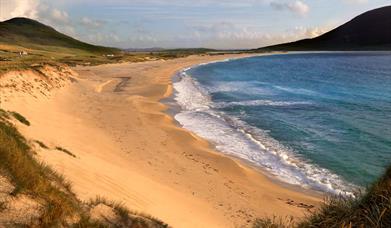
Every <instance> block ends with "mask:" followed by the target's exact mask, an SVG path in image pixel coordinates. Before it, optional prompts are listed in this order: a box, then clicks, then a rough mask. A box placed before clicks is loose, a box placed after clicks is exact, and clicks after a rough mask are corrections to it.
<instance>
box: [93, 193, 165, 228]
mask: <svg viewBox="0 0 391 228" xmlns="http://www.w3.org/2000/svg"><path fill="white" fill-rule="evenodd" d="M87 204H88V205H89V206H90V207H94V206H97V205H99V204H103V205H106V206H109V207H111V208H112V209H113V211H114V213H115V214H116V216H117V217H118V221H115V226H118V227H156V228H168V227H169V226H168V225H167V224H166V223H164V222H162V221H161V220H159V219H157V218H155V217H152V216H149V215H145V214H142V213H138V212H135V211H130V210H128V209H127V208H126V207H124V206H123V205H122V204H120V203H117V202H114V201H109V200H107V199H105V198H103V197H100V196H98V197H96V198H95V199H94V200H90V201H89V202H88V203H87ZM111 222H113V221H111Z"/></svg>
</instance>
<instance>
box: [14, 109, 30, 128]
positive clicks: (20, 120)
mask: <svg viewBox="0 0 391 228" xmlns="http://www.w3.org/2000/svg"><path fill="white" fill-rule="evenodd" d="M11 115H12V116H13V117H14V118H15V119H17V120H18V121H19V122H21V123H22V124H24V125H27V126H30V122H29V121H28V120H27V119H26V118H25V117H24V116H22V115H21V114H19V113H17V112H11Z"/></svg>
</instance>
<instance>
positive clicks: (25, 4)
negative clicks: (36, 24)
mask: <svg viewBox="0 0 391 228" xmlns="http://www.w3.org/2000/svg"><path fill="white" fill-rule="evenodd" d="M38 7H39V0H0V20H1V21H3V20H8V19H10V18H13V17H29V18H37V17H38V13H39V10H38Z"/></svg>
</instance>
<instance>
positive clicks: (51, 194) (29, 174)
mask: <svg viewBox="0 0 391 228" xmlns="http://www.w3.org/2000/svg"><path fill="white" fill-rule="evenodd" d="M0 168H1V169H2V170H3V171H4V172H5V174H6V177H7V178H9V179H10V181H11V183H12V184H13V185H14V186H15V189H14V191H13V192H12V195H14V196H16V195H17V194H20V193H23V194H27V195H30V196H32V197H33V198H35V199H37V200H38V201H39V202H40V203H41V204H42V205H43V210H42V213H41V215H40V217H39V221H37V223H38V225H39V226H46V227H51V226H57V225H60V224H61V223H62V221H64V219H65V218H66V217H67V216H71V215H72V214H74V213H75V212H76V211H77V210H78V205H77V200H76V199H75V198H74V197H73V196H72V194H71V193H70V192H69V188H70V187H69V185H68V184H67V183H65V182H63V181H59V180H62V178H61V177H59V175H57V174H56V173H55V172H54V171H53V170H51V169H50V168H49V167H47V166H46V165H44V164H42V163H39V162H37V161H36V160H35V159H34V158H33V156H32V151H31V148H30V146H29V145H28V144H27V142H26V140H25V139H24V138H23V136H22V135H20V134H19V132H18V131H17V129H16V128H15V127H14V126H13V125H12V124H11V123H9V122H4V121H0ZM54 182H56V186H60V187H55V186H54V185H53V183H54ZM63 189H64V190H65V191H64V190H63Z"/></svg>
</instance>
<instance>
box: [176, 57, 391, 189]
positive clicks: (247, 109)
mask: <svg viewBox="0 0 391 228" xmlns="http://www.w3.org/2000/svg"><path fill="white" fill-rule="evenodd" d="M174 89H175V92H174V95H173V98H174V100H175V102H176V104H177V105H178V106H179V107H180V108H179V111H178V112H176V113H175V119H176V120H177V121H178V122H179V124H180V125H181V126H183V127H184V128H186V129H188V130H190V131H192V132H194V133H196V134H197V135H198V136H200V137H202V138H205V139H207V140H208V141H210V142H211V143H212V144H213V145H214V147H215V148H216V150H218V151H220V152H221V153H225V154H228V155H231V156H234V157H237V158H240V159H243V160H246V161H247V162H249V163H251V164H252V165H254V166H256V167H259V168H260V169H261V170H264V171H265V172H267V173H268V174H270V175H272V176H273V177H275V178H277V179H278V180H279V181H282V182H285V183H288V184H292V185H297V186H300V187H303V188H306V189H312V190H316V191H321V192H325V193H330V194H341V195H354V194H355V193H357V192H359V191H363V189H365V188H366V187H368V186H370V184H371V183H373V182H374V181H375V180H376V179H377V178H379V177H380V176H381V175H382V173H383V172H384V170H385V169H386V167H388V166H389V165H390V164H391V53H390V52H356V53H351V52H338V53H327V52H325V53H289V54H276V55H264V56H256V57H250V58H241V59H226V60H224V61H220V62H212V63H207V64H200V65H197V66H193V67H191V68H188V69H184V70H182V71H181V72H179V73H178V75H177V77H176V80H175V81H174Z"/></svg>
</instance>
